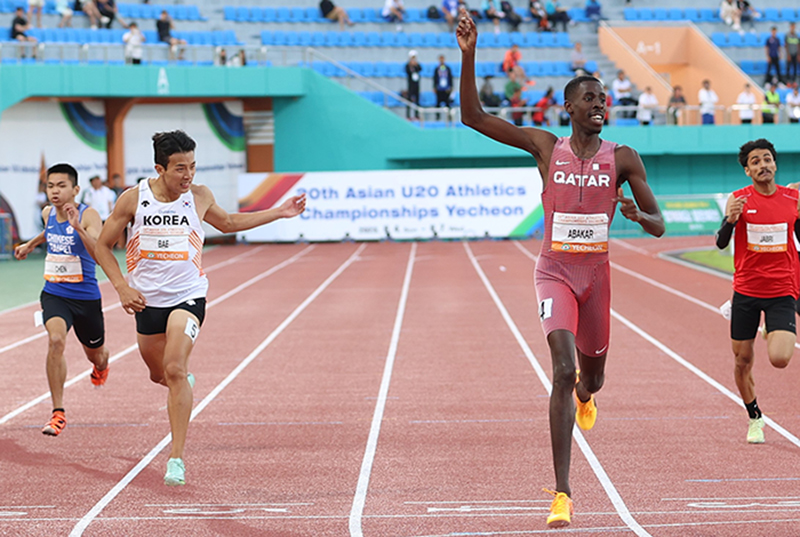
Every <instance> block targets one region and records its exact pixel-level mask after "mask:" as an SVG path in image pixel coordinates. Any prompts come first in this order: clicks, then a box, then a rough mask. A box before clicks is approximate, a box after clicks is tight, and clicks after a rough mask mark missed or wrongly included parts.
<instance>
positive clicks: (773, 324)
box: [717, 138, 800, 444]
mask: <svg viewBox="0 0 800 537" xmlns="http://www.w3.org/2000/svg"><path fill="white" fill-rule="evenodd" d="M739 164H741V165H742V167H743V168H744V173H745V175H747V176H748V177H750V178H751V179H752V180H753V184H752V185H749V186H746V187H745V188H742V189H740V190H737V191H736V192H734V193H733V194H731V195H730V196H729V197H728V203H727V205H726V206H725V218H724V219H723V220H722V227H720V229H719V231H718V232H717V247H718V248H725V247H726V246H728V243H729V242H730V240H731V234H733V233H734V231H735V235H734V239H733V240H734V251H733V263H734V269H735V270H734V273H733V299H732V300H731V344H732V346H733V354H734V356H735V357H736V366H735V368H734V377H735V379H736V386H737V387H738V388H739V393H740V394H741V396H742V401H743V402H744V406H745V407H746V408H747V414H748V415H749V416H750V425H749V426H748V429H747V441H748V442H749V443H751V444H763V443H764V430H763V429H764V418H763V417H762V416H761V409H759V408H758V403H757V402H756V391H755V381H754V380H753V357H754V349H753V342H754V340H755V337H756V332H757V331H758V323H759V321H760V319H761V312H762V311H763V312H764V318H765V321H766V328H767V354H768V355H769V361H770V363H771V364H772V365H773V366H775V367H777V368H781V369H782V368H784V367H786V366H787V365H789V360H790V359H791V358H792V354H793V353H794V344H795V341H796V339H797V337H796V327H795V319H794V314H795V301H796V300H797V298H798V293H800V272H799V271H800V263H798V258H797V249H796V247H795V244H794V238H793V237H792V233H794V232H795V226H796V225H797V223H798V211H800V207H799V206H798V198H800V192H798V191H797V190H796V189H794V188H789V187H784V186H780V185H778V184H776V183H775V172H776V171H777V169H778V166H777V164H776V155H775V148H774V147H773V145H772V144H771V143H770V142H769V141H767V140H765V139H763V138H761V139H759V140H755V141H753V142H747V143H746V144H744V145H743V146H742V147H741V148H740V149H739Z"/></svg>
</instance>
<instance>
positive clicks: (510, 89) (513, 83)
mask: <svg viewBox="0 0 800 537" xmlns="http://www.w3.org/2000/svg"><path fill="white" fill-rule="evenodd" d="M517 78H518V71H517V70H515V69H512V70H511V71H509V73H508V82H506V87H505V96H506V101H507V102H511V97H513V96H514V93H515V92H516V91H517V90H521V89H522V84H520V83H519V81H518V80H517Z"/></svg>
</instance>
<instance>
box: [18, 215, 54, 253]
mask: <svg viewBox="0 0 800 537" xmlns="http://www.w3.org/2000/svg"><path fill="white" fill-rule="evenodd" d="M50 209H51V207H50V206H49V205H48V206H46V207H45V208H44V209H42V222H44V225H45V227H46V226H47V218H48V217H49V216H50ZM46 241H47V239H46V238H45V235H44V231H42V232H41V233H39V234H38V235H36V236H35V237H34V238H32V239H31V240H29V241H28V242H26V243H24V244H20V245H18V246H17V247H16V248H14V257H15V258H16V259H19V260H20V261H22V260H23V259H26V258H27V257H28V254H30V253H31V252H32V251H33V250H34V249H35V248H36V247H37V246H39V245H40V244H44V243H45V242H46Z"/></svg>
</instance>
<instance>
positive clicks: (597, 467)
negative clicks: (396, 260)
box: [462, 242, 650, 537]
mask: <svg viewBox="0 0 800 537" xmlns="http://www.w3.org/2000/svg"><path fill="white" fill-rule="evenodd" d="M462 244H463V245H464V249H465V250H466V251H467V256H468V257H469V260H470V261H471V262H472V266H473V267H475V271H476V272H477V273H478V276H480V279H481V281H482V282H483V285H484V287H486V290H487V291H488V292H489V295H490V296H491V297H492V300H493V301H494V303H495V306H497V309H498V310H500V314H501V315H502V316H503V319H504V320H505V322H506V324H507V325H508V328H509V329H511V333H512V334H514V338H515V339H516V340H517V343H518V344H519V346H520V348H521V349H522V352H524V353H525V356H526V357H527V358H528V361H529V362H530V363H531V365H532V366H533V369H534V370H535V371H536V375H537V376H538V377H539V381H540V382H541V383H542V385H543V386H544V387H545V389H546V390H547V393H548V394H550V393H551V392H552V390H553V385H552V384H551V383H550V379H549V378H547V375H546V374H545V372H544V369H542V366H541V364H539V361H538V360H537V359H536V356H534V354H533V351H531V348H530V347H529V346H528V342H527V341H525V338H524V337H522V333H521V332H520V331H519V328H517V325H516V323H515V322H514V320H513V319H512V318H511V315H510V314H509V313H508V310H507V309H506V307H505V306H504V305H503V301H502V300H500V296H499V295H498V294H497V292H496V291H495V290H494V287H492V284H491V282H490V281H489V279H488V278H487V277H486V274H484V272H483V269H481V267H480V265H479V264H478V261H477V260H476V259H475V256H474V255H473V254H472V249H471V248H470V247H469V243H467V242H463V243H462ZM572 437H573V438H574V439H575V441H576V442H577V444H578V447H580V449H581V451H582V452H583V455H584V457H585V458H586V460H587V461H588V462H589V465H590V466H591V467H592V471H594V474H595V475H596V476H597V479H598V480H599V481H600V484H601V485H602V487H603V489H604V490H605V491H606V495H607V496H608V498H609V500H611V503H612V504H613V505H614V509H616V511H617V513H618V514H619V517H620V518H621V519H622V521H623V522H624V523H625V524H626V525H627V526H628V527H629V528H630V529H631V530H632V531H633V532H634V533H635V534H636V535H638V536H640V537H643V536H649V535H650V534H649V533H647V531H645V529H644V528H643V527H642V526H640V525H639V523H638V522H637V521H636V520H635V519H634V518H633V516H632V515H631V513H630V511H629V510H628V507H627V506H626V505H625V502H624V501H623V500H622V496H620V494H619V492H617V489H616V488H615V487H614V484H613V483H612V482H611V479H610V478H609V477H608V474H607V473H606V471H605V469H604V468H603V466H602V465H601V464H600V461H599V460H598V459H597V457H596V456H595V454H594V451H592V448H591V447H590V446H589V443H588V442H587V441H586V439H585V438H584V437H583V434H581V432H580V431H579V430H578V428H577V427H573V429H572Z"/></svg>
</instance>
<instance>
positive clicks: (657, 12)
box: [653, 7, 668, 21]
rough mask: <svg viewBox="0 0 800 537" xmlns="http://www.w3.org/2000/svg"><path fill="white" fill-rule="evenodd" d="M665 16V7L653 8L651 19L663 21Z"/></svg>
mask: <svg viewBox="0 0 800 537" xmlns="http://www.w3.org/2000/svg"><path fill="white" fill-rule="evenodd" d="M667 18H668V17H667V10H666V9H665V8H661V7H657V8H654V9H653V20H656V21H665V20H667Z"/></svg>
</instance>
